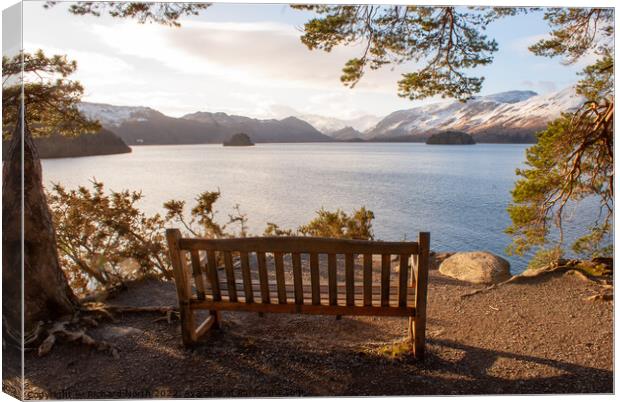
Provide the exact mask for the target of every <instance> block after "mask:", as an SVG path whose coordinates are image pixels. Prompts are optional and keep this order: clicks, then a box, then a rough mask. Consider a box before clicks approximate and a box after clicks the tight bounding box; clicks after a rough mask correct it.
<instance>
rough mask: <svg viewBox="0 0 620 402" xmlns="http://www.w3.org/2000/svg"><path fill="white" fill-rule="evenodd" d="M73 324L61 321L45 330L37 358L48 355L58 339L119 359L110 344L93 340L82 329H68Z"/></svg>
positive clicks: (117, 353)
mask: <svg viewBox="0 0 620 402" xmlns="http://www.w3.org/2000/svg"><path fill="white" fill-rule="evenodd" d="M72 324H75V323H74V322H73V321H62V322H57V323H55V324H54V325H53V326H52V328H50V329H48V330H47V334H48V335H47V337H46V338H45V340H43V342H41V344H40V345H39V347H38V349H37V354H38V355H39V357H41V356H45V355H46V354H48V353H49V352H50V351H51V350H52V348H53V347H54V345H55V344H56V341H57V340H58V339H63V340H65V341H67V342H77V343H81V344H83V345H87V346H90V347H92V348H94V349H96V350H98V351H102V352H104V351H105V352H109V353H110V354H111V355H112V356H114V358H115V359H118V358H119V357H120V355H119V352H118V349H117V348H116V347H115V346H114V345H112V344H111V343H108V342H105V341H99V340H95V339H93V338H92V337H90V336H89V335H87V334H86V332H85V330H83V329H79V328H78V329H70V328H69V327H70V326H72Z"/></svg>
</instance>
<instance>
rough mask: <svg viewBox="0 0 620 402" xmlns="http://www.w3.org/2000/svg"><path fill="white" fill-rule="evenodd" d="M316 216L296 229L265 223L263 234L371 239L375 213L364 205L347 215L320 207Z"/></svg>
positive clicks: (338, 210) (339, 210)
mask: <svg viewBox="0 0 620 402" xmlns="http://www.w3.org/2000/svg"><path fill="white" fill-rule="evenodd" d="M316 214H317V216H316V218H314V219H313V220H311V221H310V222H309V223H308V224H306V225H302V226H300V227H298V228H297V230H296V231H293V230H291V229H282V228H280V227H279V226H278V225H276V224H275V223H271V222H269V223H267V228H266V229H265V231H264V233H263V234H264V235H265V236H291V235H293V234H296V235H299V236H313V237H332V238H336V239H358V240H372V239H374V234H373V232H372V220H373V219H374V218H375V215H374V213H373V212H372V211H369V210H367V209H366V208H365V207H361V208H360V209H358V210H356V211H353V214H352V215H348V214H347V213H345V212H344V211H342V210H341V209H337V210H336V211H327V210H325V209H324V208H321V209H320V210H318V211H317V212H316Z"/></svg>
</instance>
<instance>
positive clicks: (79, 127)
mask: <svg viewBox="0 0 620 402" xmlns="http://www.w3.org/2000/svg"><path fill="white" fill-rule="evenodd" d="M76 68H77V63H76V62H75V61H74V60H68V59H67V57H66V56H60V55H54V56H51V57H48V56H46V55H45V54H44V53H43V51H42V50H38V51H37V52H35V53H32V54H31V53H20V54H18V55H16V56H14V57H6V56H3V57H2V126H3V130H2V136H3V138H5V139H6V138H8V137H10V135H11V132H12V128H13V127H15V126H14V124H15V121H16V119H17V117H18V115H19V109H20V105H21V101H22V78H23V90H24V92H23V102H24V106H25V110H26V115H25V119H26V121H27V122H28V124H29V128H30V131H31V133H32V135H33V136H46V135H50V134H54V133H57V134H63V135H78V134H83V133H89V132H95V131H98V130H99V129H100V126H99V123H98V122H93V121H90V120H88V119H87V118H85V117H84V116H83V115H82V114H81V113H80V112H79V110H78V109H77V104H78V102H79V101H80V98H81V97H82V94H83V93H84V88H82V85H80V83H79V82H77V81H71V80H69V79H68V78H67V77H68V76H69V75H71V74H73V73H74V72H75V70H76Z"/></svg>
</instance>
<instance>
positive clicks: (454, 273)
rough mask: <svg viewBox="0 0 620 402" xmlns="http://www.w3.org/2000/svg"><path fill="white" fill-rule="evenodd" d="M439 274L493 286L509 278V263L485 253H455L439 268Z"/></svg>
mask: <svg viewBox="0 0 620 402" xmlns="http://www.w3.org/2000/svg"><path fill="white" fill-rule="evenodd" d="M439 273H440V274H442V275H445V276H449V277H450V278H454V279H458V280H461V281H465V282H470V283H481V284H494V283H499V282H503V281H505V280H507V279H509V278H510V277H511V274H510V263H509V262H508V261H506V260H505V259H503V258H502V257H499V256H497V255H495V254H493V253H490V252H487V251H468V252H460V253H456V254H454V255H452V256H450V257H448V258H447V259H445V260H444V261H443V262H442V263H441V265H440V266H439Z"/></svg>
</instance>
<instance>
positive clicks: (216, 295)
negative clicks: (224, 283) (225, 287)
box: [207, 250, 222, 301]
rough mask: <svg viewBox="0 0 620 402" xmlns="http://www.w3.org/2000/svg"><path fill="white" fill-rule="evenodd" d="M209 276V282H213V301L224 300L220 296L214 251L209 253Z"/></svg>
mask: <svg viewBox="0 0 620 402" xmlns="http://www.w3.org/2000/svg"><path fill="white" fill-rule="evenodd" d="M207 275H208V276H209V281H210V282H211V292H212V293H211V294H212V295H213V300H215V301H218V300H222V296H221V295H220V280H219V278H218V275H217V263H216V259H215V251H213V250H208V251H207Z"/></svg>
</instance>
